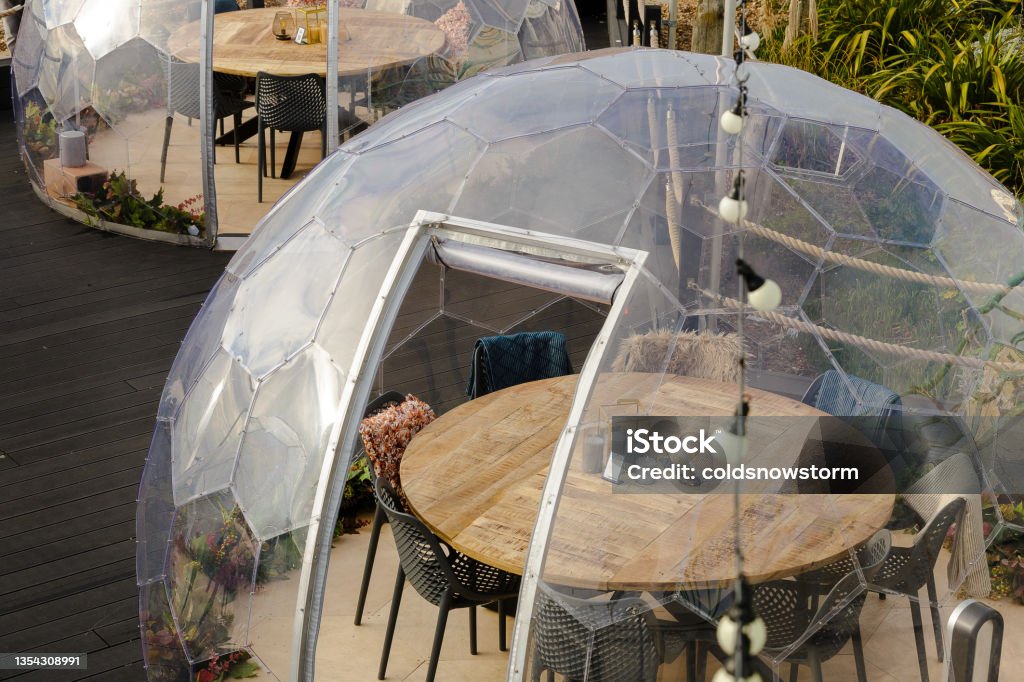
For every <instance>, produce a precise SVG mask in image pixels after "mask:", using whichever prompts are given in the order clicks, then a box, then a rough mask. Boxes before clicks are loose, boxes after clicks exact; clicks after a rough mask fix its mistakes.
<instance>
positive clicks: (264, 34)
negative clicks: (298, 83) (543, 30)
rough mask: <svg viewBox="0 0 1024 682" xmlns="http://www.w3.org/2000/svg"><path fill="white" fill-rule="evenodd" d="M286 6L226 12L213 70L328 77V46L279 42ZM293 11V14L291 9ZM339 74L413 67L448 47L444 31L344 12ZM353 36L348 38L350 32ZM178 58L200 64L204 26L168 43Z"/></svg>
mask: <svg viewBox="0 0 1024 682" xmlns="http://www.w3.org/2000/svg"><path fill="white" fill-rule="evenodd" d="M282 9H283V8H280V7H268V8H264V9H248V10H243V11H239V12H223V13H221V14H218V15H217V16H216V17H215V18H214V31H213V70H214V71H217V72H220V73H230V74H235V75H238V76H250V77H253V76H255V75H256V73H257V72H258V71H265V72H267V73H273V74H276V75H278V76H296V75H300V74H304V73H318V74H320V75H321V76H325V75H326V74H327V45H326V43H317V44H314V45H296V44H295V42H294V41H292V40H278V39H277V38H275V37H274V34H273V31H272V30H271V25H272V23H273V19H274V15H275V14H276V13H277V12H278V11H282ZM289 11H291V10H289ZM338 15H339V19H340V21H341V27H342V29H341V32H340V34H339V35H340V38H339V44H338V74H339V75H342V76H352V75H366V74H367V72H368V71H370V70H373V71H376V70H379V69H385V68H388V67H391V66H400V65H402V64H409V63H411V62H414V61H416V60H417V59H419V58H421V57H426V56H428V55H431V54H434V53H435V52H438V51H440V50H441V48H442V47H444V41H445V37H444V32H443V31H441V29H439V28H438V27H437V26H435V25H434V24H433V23H431V22H429V21H426V20H424V19H418V18H416V17H410V16H407V15H404V14H395V13H391V12H373V11H370V10H362V9H353V8H350V7H341V8H339V9H338ZM346 32H347V33H346ZM167 46H168V50H169V51H170V52H171V54H173V55H174V56H175V57H177V58H178V59H181V60H183V61H187V62H198V61H199V47H200V45H199V22H193V23H191V24H186V25H185V26H182V27H181V28H179V29H178V30H177V31H175V32H174V33H173V34H172V35H171V37H170V39H169V40H168V43H167Z"/></svg>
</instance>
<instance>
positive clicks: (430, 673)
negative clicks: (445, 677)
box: [426, 590, 452, 682]
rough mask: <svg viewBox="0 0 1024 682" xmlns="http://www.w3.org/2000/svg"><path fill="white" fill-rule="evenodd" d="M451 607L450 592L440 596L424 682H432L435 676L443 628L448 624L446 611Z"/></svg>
mask: <svg viewBox="0 0 1024 682" xmlns="http://www.w3.org/2000/svg"><path fill="white" fill-rule="evenodd" d="M451 607H452V593H451V590H445V593H444V594H443V595H441V603H440V604H438V610H437V628H436V629H435V630H434V645H433V646H432V647H431V648H430V664H429V665H428V666H427V680H426V682H434V675H436V674H437V661H438V659H440V658H441V643H442V642H443V641H444V628H445V626H446V625H447V624H448V611H449V610H450V609H451Z"/></svg>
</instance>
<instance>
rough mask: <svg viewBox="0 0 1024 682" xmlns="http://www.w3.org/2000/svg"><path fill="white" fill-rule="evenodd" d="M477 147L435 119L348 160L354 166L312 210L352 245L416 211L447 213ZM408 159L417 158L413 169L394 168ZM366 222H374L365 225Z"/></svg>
mask: <svg viewBox="0 0 1024 682" xmlns="http://www.w3.org/2000/svg"><path fill="white" fill-rule="evenodd" d="M357 141H358V139H357ZM483 149H484V145H483V143H482V142H481V141H480V140H479V139H477V138H476V137H474V136H472V135H470V134H469V133H467V132H465V131H464V130H460V129H459V128H457V127H456V126H454V125H452V124H450V123H447V122H441V123H435V124H433V125H431V126H428V127H426V128H424V129H422V130H421V131H420V132H419V134H418V135H417V136H416V137H415V139H414V138H411V137H410V138H406V139H396V140H394V141H392V142H390V143H389V144H386V145H382V146H381V147H379V148H375V153H373V154H361V155H360V156H359V158H357V159H356V160H355V161H354V162H353V169H358V170H354V171H353V173H352V174H351V177H350V178H346V179H345V180H344V181H343V182H341V183H339V185H338V187H337V188H336V189H334V190H332V191H331V192H330V193H329V194H328V195H327V196H326V197H324V199H323V201H322V203H321V204H320V205H319V206H318V207H317V213H318V214H319V215H321V216H323V219H324V224H325V225H326V227H327V229H328V230H329V231H330V232H331V233H332V234H334V235H336V236H338V237H339V238H341V239H344V240H346V241H349V242H351V243H353V244H354V243H358V242H359V241H360V240H362V239H364V238H365V237H368V236H370V235H371V234H374V233H376V232H381V231H383V230H385V229H390V228H394V227H407V226H408V225H409V224H410V223H411V222H412V220H413V218H415V217H416V212H417V211H419V210H424V211H437V212H439V213H447V212H448V211H449V208H450V202H451V198H452V196H453V195H456V194H457V193H458V192H459V188H460V187H461V186H462V183H463V182H465V176H466V175H467V174H468V173H469V172H470V170H471V169H472V167H473V164H474V163H475V162H476V160H477V157H478V156H479V155H480V153H481V151H482V150H483ZM410 159H416V160H417V163H416V172H415V173H395V172H394V168H396V167H397V166H401V165H402V164H405V163H408V162H409V160H410ZM368 225H374V226H376V227H375V228H374V229H372V230H368V229H367V226H368Z"/></svg>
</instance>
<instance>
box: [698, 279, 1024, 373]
mask: <svg viewBox="0 0 1024 682" xmlns="http://www.w3.org/2000/svg"><path fill="white" fill-rule="evenodd" d="M690 288H691V289H694V290H696V291H698V292H700V293H701V294H702V295H703V296H706V297H707V298H709V299H711V300H713V301H716V302H717V303H718V304H719V305H721V306H723V307H726V308H732V309H734V310H739V309H740V302H739V301H737V300H736V299H734V298H729V297H727V296H722V295H719V294H715V293H712V292H710V291H707V290H705V289H701V288H700V287H698V286H697V285H696V284H691V285H690ZM756 316H757V317H760V318H762V319H765V320H768V321H769V322H773V323H775V324H777V325H780V326H783V327H788V328H790V329H795V330H797V331H801V332H805V333H808V334H816V335H818V336H820V337H821V338H824V339H828V340H829V341H838V342H839V343H848V344H851V345H854V346H858V347H860V348H866V349H867V350H870V351H874V352H876V353H885V354H887V355H897V356H900V357H906V358H913V359H916V360H926V361H928V362H942V363H946V364H952V365H959V366H961V367H969V368H971V369H986V368H988V369H993V370H995V371H997V372H1004V373H1024V363H1022V362H996V361H994V360H983V359H981V358H971V357H965V356H963V355H953V354H952V353H943V352H940V351H932V350H922V349H920V348H911V347H909V346H900V345H897V344H895V343H887V342H885V341H879V340H878V339H872V338H868V337H866V336H861V335H859V334H851V333H849V332H843V331H839V330H836V329H829V328H828V327H822V326H821V325H817V324H813V323H811V322H804V321H803V320H797V319H794V318H792V317H789V316H787V315H783V314H782V313H779V312H774V311H768V312H763V311H758V312H757V314H756Z"/></svg>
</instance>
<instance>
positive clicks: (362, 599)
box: [352, 391, 408, 625]
mask: <svg viewBox="0 0 1024 682" xmlns="http://www.w3.org/2000/svg"><path fill="white" fill-rule="evenodd" d="M404 400H405V396H404V395H402V394H401V393H399V392H398V391H388V392H387V393H383V394H381V395H379V396H377V397H376V398H374V399H373V400H371V401H370V404H369V405H367V406H366V410H365V411H364V412H363V418H364V419H365V418H366V417H369V416H372V415H374V414H376V413H377V412H380V411H381V410H383V409H384V408H385V407H388V406H390V405H397V404H399V403H401V402H402V401H404ZM366 456H367V455H366V451H365V450H364V449H363V448H362V447H359V449H358V450H357V452H356V454H355V456H354V457H353V458H352V461H353V462H356V461H358V460H359V459H360V458H361V457H366ZM369 471H370V481H371V482H372V483H373V486H374V490H375V492H374V495H375V497H374V504H375V507H376V509H375V510H374V512H373V525H371V526H370V544H369V546H367V548H366V564H365V565H364V566H363V580H362V582H361V583H360V584H359V601H358V602H356V617H355V624H356V625H360V624H362V620H363V608H364V607H365V606H366V593H367V591H368V590H369V588H370V576H371V575H372V574H373V561H374V559H375V558H376V556H377V543H378V542H379V541H380V528H381V526H383V525H384V524H385V523H386V522H387V515H386V514H385V513H384V508H383V507H381V506H380V502H379V501H377V499H376V485H377V471H376V469H374V468H373V465H372V464H371V465H370V466H369ZM402 511H408V509H405V508H404V505H403V507H402Z"/></svg>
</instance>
